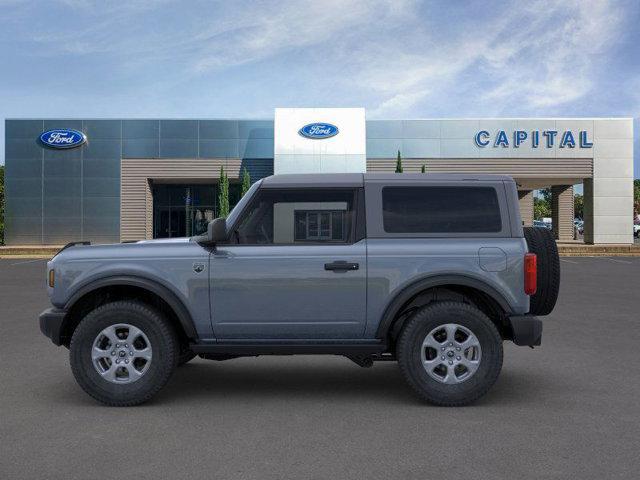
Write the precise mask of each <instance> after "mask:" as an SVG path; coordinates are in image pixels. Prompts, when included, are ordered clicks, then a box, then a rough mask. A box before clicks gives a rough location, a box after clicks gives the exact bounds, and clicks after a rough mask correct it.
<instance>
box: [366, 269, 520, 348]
mask: <svg viewBox="0 0 640 480" xmlns="http://www.w3.org/2000/svg"><path fill="white" fill-rule="evenodd" d="M444 285H456V286H461V287H470V288H474V289H476V290H479V291H481V292H483V293H485V294H486V295H488V296H489V297H491V298H492V299H493V300H494V301H495V302H496V303H497V304H498V305H500V308H502V310H504V311H505V313H506V314H510V313H512V309H511V306H510V305H509V302H507V299H506V298H505V297H504V295H502V294H501V293H500V292H499V291H498V290H496V289H495V288H494V287H492V286H491V285H488V284H487V283H486V282H483V281H481V280H478V279H477V278H474V277H469V276H466V275H459V274H452V275H433V276H429V277H426V278H421V279H419V280H416V281H414V282H412V283H410V284H409V285H406V286H405V287H403V288H402V290H400V291H399V292H398V293H397V294H396V295H395V296H394V297H393V299H392V300H391V301H390V302H389V303H387V306H386V308H385V309H384V313H383V314H382V317H381V319H380V323H379V324H378V329H377V330H376V338H381V339H385V338H386V337H387V334H388V333H389V329H390V328H391V325H392V323H393V320H394V318H395V317H396V315H397V314H398V313H399V312H400V309H401V308H402V306H403V305H404V304H405V303H406V302H408V301H409V300H410V299H411V298H412V297H414V296H416V295H417V294H419V293H420V292H422V291H423V290H427V289H429V288H435V287H440V286H444Z"/></svg>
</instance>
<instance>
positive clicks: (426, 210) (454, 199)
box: [40, 173, 560, 406]
mask: <svg viewBox="0 0 640 480" xmlns="http://www.w3.org/2000/svg"><path fill="white" fill-rule="evenodd" d="M559 281H560V267H559V259H558V252H557V248H556V244H555V241H554V240H553V238H552V236H551V233H550V232H549V231H548V230H547V229H541V228H525V227H523V226H522V222H521V219H520V213H519V207H518V192H517V189H516V184H515V183H514V181H513V179H511V178H510V177H506V176H501V175H453V174H441V175H438V174H428V175H424V174H402V175H398V174H368V173H367V174H339V175H338V174H314V175H275V176H271V177H268V178H265V179H262V180H260V181H258V182H256V183H255V184H254V185H253V186H252V187H251V189H250V190H249V192H248V193H247V194H246V195H245V196H244V197H242V199H241V200H240V202H239V203H238V204H237V205H236V207H235V208H234V209H233V211H232V212H231V213H230V215H229V216H228V217H227V218H226V219H224V218H217V219H215V220H214V221H212V222H211V223H210V224H209V225H208V231H207V233H206V234H204V235H202V236H198V237H192V238H180V239H164V240H143V241H139V242H134V243H122V244H116V245H89V244H88V242H83V243H81V244H79V243H73V244H69V245H67V246H66V247H65V248H63V249H62V250H61V251H60V252H58V254H57V255H56V256H55V257H54V258H53V259H52V260H51V261H50V262H49V263H48V264H47V284H48V293H49V296H50V297H51V303H52V304H53V308H50V309H48V310H46V311H44V312H43V313H42V314H41V315H40V328H41V330H42V332H43V333H44V334H45V335H46V336H47V337H49V338H50V339H51V340H52V341H53V343H54V344H56V345H64V346H65V347H67V348H69V350H70V363H71V369H72V371H73V374H74V376H75V378H76V380H77V382H78V383H79V384H80V386H81V387H82V388H83V389H84V390H85V391H86V392H87V393H88V394H89V395H91V396H92V397H94V398H95V399H97V400H99V401H100V402H103V403H105V404H108V405H115V406H127V405H135V404H139V403H142V402H144V401H146V400H148V399H150V398H151V397H152V396H153V395H154V394H155V393H157V392H158V391H159V390H160V389H161V388H162V387H163V386H164V385H165V384H166V383H167V381H168V380H169V377H170V376H171V374H172V373H173V371H174V369H175V368H176V367H177V366H179V365H181V364H184V363H186V362H188V361H189V360H191V359H192V358H194V357H195V356H199V357H200V358H204V359H209V360H228V359H232V358H236V357H243V356H258V355H291V354H331V355H343V356H345V357H347V358H349V359H350V360H352V361H353V362H355V363H357V364H358V365H360V366H363V367H369V366H371V365H372V364H373V362H376V361H396V360H397V361H398V364H399V365H400V370H401V372H402V374H403V375H404V377H405V378H406V380H407V382H408V383H409V385H410V386H411V387H412V388H413V389H414V390H415V391H416V392H417V394H418V395H419V396H420V397H422V398H423V399H424V400H426V401H428V402H431V403H433V404H437V405H448V406H455V405H463V404H467V403H469V402H472V401H474V400H476V399H477V398H479V397H480V396H482V395H483V394H485V393H486V392H487V391H488V390H489V388H490V387H491V386H492V385H493V383H494V382H495V381H496V379H497V377H498V374H499V373H500V369H501V366H502V357H503V348H502V343H503V341H505V340H508V341H512V342H514V343H515V344H516V345H524V346H532V347H533V346H535V345H540V341H541V335H542V323H541V321H540V320H539V318H537V316H541V315H547V314H549V313H550V312H551V311H552V309H553V307H554V305H555V302H556V298H557V295H558V288H559ZM220 388H224V385H221V386H220ZM381 388H382V387H381Z"/></svg>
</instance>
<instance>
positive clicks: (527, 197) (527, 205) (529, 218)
mask: <svg viewBox="0 0 640 480" xmlns="http://www.w3.org/2000/svg"><path fill="white" fill-rule="evenodd" d="M518 199H519V200H520V202H519V203H520V216H521V217H522V223H523V225H524V226H525V227H530V226H531V225H533V190H518Z"/></svg>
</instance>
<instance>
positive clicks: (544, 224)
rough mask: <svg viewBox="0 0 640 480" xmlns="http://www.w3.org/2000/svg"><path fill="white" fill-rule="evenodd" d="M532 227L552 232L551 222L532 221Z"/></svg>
mask: <svg viewBox="0 0 640 480" xmlns="http://www.w3.org/2000/svg"><path fill="white" fill-rule="evenodd" d="M533 226H534V227H541V228H546V229H547V230H552V228H553V225H552V224H551V222H545V221H542V220H534V221H533Z"/></svg>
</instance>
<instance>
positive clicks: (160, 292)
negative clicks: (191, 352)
mask: <svg viewBox="0 0 640 480" xmlns="http://www.w3.org/2000/svg"><path fill="white" fill-rule="evenodd" d="M122 285H125V286H131V287H139V288H143V289H145V290H148V291H149V292H151V293H154V294H156V295H157V296H159V297H160V298H161V299H162V300H164V301H165V302H166V303H167V305H169V307H171V309H172V310H173V311H174V313H175V314H176V317H177V318H178V321H179V322H180V325H181V326H182V328H183V330H184V333H185V334H186V335H187V337H189V338H192V339H197V338H198V333H197V332H196V329H195V327H194V325H193V319H192V318H191V314H190V313H189V310H188V309H187V307H186V306H185V305H184V303H183V302H182V301H181V300H180V299H179V298H178V296H177V295H176V294H175V293H173V292H172V291H171V290H170V289H169V288H167V287H166V286H164V285H162V284H161V283H159V282H157V281H155V280H149V279H148V278H144V277H137V276H133V275H116V276H110V277H103V278H100V279H97V280H93V281H91V282H89V283H87V284H85V285H83V286H81V287H80V288H78V289H77V290H76V291H75V292H74V293H73V295H71V297H70V298H69V300H68V301H67V303H66V304H65V307H64V309H65V310H66V311H69V310H70V309H71V308H72V307H73V305H74V304H75V303H76V302H77V301H78V300H80V299H81V298H82V297H84V296H85V295H87V294H89V293H91V292H93V291H95V290H98V289H100V288H104V287H112V286H122Z"/></svg>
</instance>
